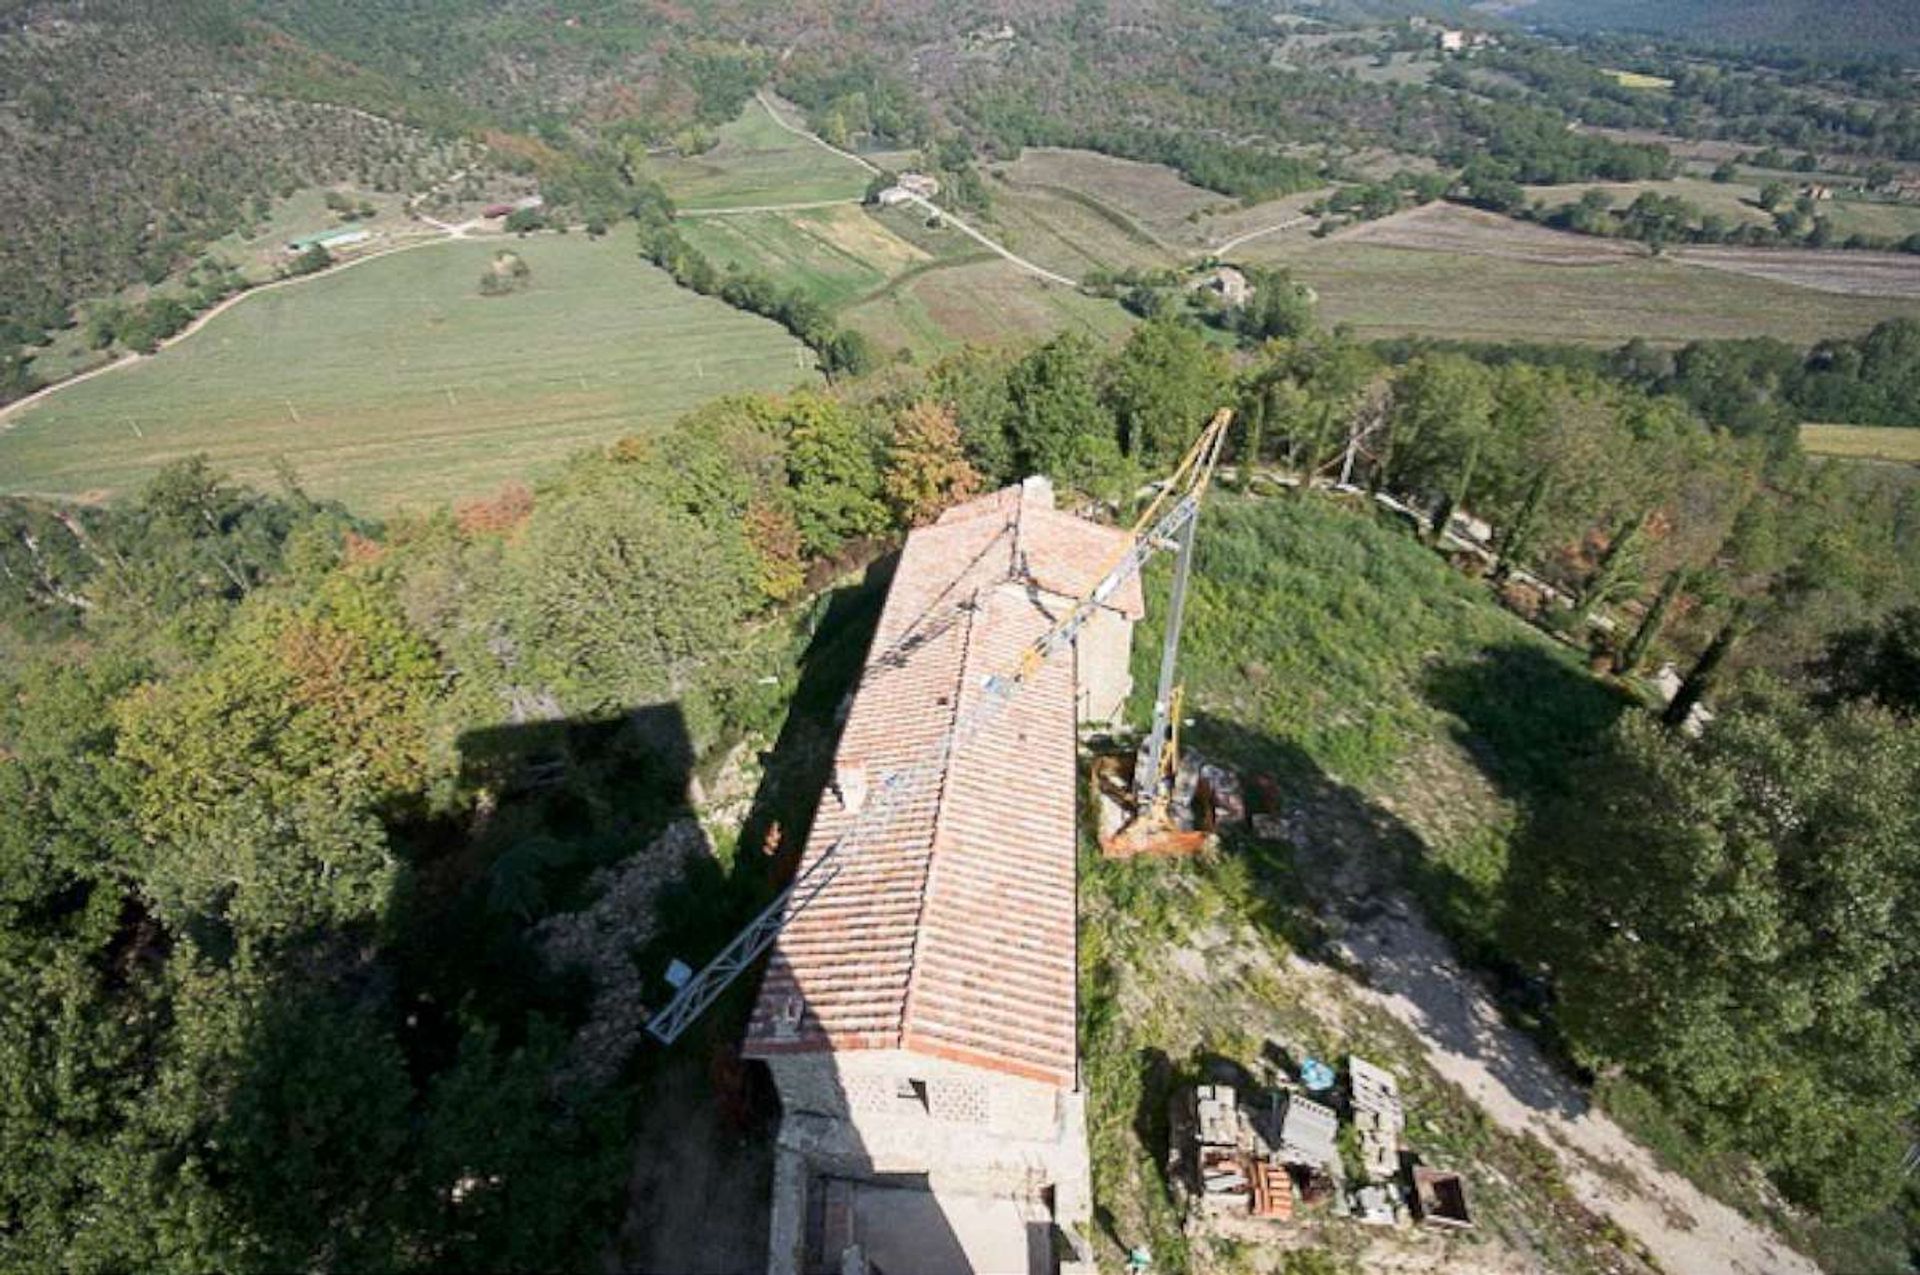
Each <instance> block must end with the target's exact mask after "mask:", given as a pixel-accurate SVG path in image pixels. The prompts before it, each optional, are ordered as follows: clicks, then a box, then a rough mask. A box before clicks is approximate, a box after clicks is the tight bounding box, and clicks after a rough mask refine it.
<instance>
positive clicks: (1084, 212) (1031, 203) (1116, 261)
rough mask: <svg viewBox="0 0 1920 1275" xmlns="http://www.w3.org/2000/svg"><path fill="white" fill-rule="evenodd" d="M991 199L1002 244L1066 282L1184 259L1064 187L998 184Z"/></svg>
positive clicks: (1106, 207)
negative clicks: (1065, 278) (1095, 273)
mask: <svg viewBox="0 0 1920 1275" xmlns="http://www.w3.org/2000/svg"><path fill="white" fill-rule="evenodd" d="M993 195H994V199H993V221H994V225H995V226H996V227H997V228H998V229H999V232H1000V239H1001V242H1003V243H1005V244H1006V245H1007V247H1008V248H1010V249H1012V250H1013V251H1014V252H1017V253H1019V254H1020V255H1021V256H1023V257H1026V258H1027V259H1028V260H1030V261H1033V262H1036V263H1037V264H1039V265H1042V266H1045V267H1046V268H1048V269H1049V270H1055V271H1058V272H1059V273H1061V274H1064V275H1067V276H1068V277H1070V278H1077V277H1078V276H1080V275H1083V274H1085V273H1087V272H1088V271H1089V270H1096V269H1099V270H1120V269H1125V268H1129V267H1133V268H1144V269H1154V268H1157V267H1162V266H1173V265H1177V264H1179V263H1180V261H1181V259H1182V256H1183V254H1182V253H1181V252H1179V251H1177V250H1175V249H1172V248H1170V247H1168V246H1167V245H1166V244H1165V243H1164V242H1163V241H1162V240H1161V239H1160V238H1159V237H1158V236H1156V235H1155V234H1154V233H1153V232H1152V231H1149V230H1148V229H1147V228H1146V227H1145V226H1143V225H1142V224H1141V223H1140V222H1138V221H1137V220H1135V219H1134V218H1132V217H1130V216H1128V215H1127V214H1125V213H1123V212H1121V211H1119V210H1118V209H1116V208H1114V207H1112V206H1111V205H1110V204H1108V203H1106V202H1104V201H1102V200H1101V199H1099V198H1098V197H1097V196H1094V195H1089V194H1083V193H1081V192H1079V191H1075V190H1071V189H1068V188H1066V187H1062V186H1026V185H1015V184H1012V183H1003V184H999V185H997V186H996V187H995V188H994V192H993Z"/></svg>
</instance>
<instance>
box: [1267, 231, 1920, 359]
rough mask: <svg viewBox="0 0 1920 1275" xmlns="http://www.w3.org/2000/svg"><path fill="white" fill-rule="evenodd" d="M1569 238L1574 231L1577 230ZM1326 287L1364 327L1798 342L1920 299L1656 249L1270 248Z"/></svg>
mask: <svg viewBox="0 0 1920 1275" xmlns="http://www.w3.org/2000/svg"><path fill="white" fill-rule="evenodd" d="M1569 238H1572V237H1571V236H1569ZM1267 260H1268V261H1269V262H1270V263H1271V264H1274V265H1284V266H1287V267H1290V268H1291V269H1292V270H1293V271H1294V273H1295V274H1296V275H1297V276H1298V277H1300V278H1301V279H1304V280H1305V281H1306V282H1308V283H1310V284H1312V285H1313V287H1314V288H1315V289H1316V290H1317V291H1318V292H1319V294H1320V318H1321V321H1322V322H1323V323H1326V324H1329V325H1331V324H1336V323H1347V324H1351V325H1352V326H1353V328H1354V330H1355V331H1356V332H1357V333H1359V335H1361V336H1363V337H1383V336H1425V337H1435V338H1458V339H1462V340H1479V341H1573V342H1581V343H1588V344H1605V345H1613V344H1618V343H1620V342H1623V341H1626V340H1629V339H1630V338H1632V337H1636V336H1637V337H1642V338H1644V339H1646V340H1648V341H1656V342H1665V343H1676V344H1678V343H1685V342H1687V341H1693V340H1704V339H1709V338H1717V337H1747V336H1774V337H1779V338H1780V339H1782V340H1785V341H1791V342H1795V343H1797V344H1810V343H1812V342H1814V341H1817V340H1819V339H1821V338H1823V337H1828V336H1835V335H1840V334H1843V333H1844V334H1850V333H1857V332H1864V331H1866V330H1867V329H1869V328H1871V327H1872V326H1873V325H1874V324H1876V323H1878V322H1880V321H1881V320H1883V319H1890V318H1895V317H1898V316H1901V315H1913V314H1914V313H1916V311H1920V306H1916V304H1915V303H1914V302H1913V301H1911V300H1903V299H1901V298H1897V297H1873V296H1846V295H1842V294H1839V293H1833V292H1820V291H1815V290H1813V289H1811V288H1801V287H1795V286H1792V285H1790V284H1784V283H1778V282H1774V281H1772V280H1767V279H1757V278H1752V277H1748V276H1743V275H1739V274H1734V273H1731V272H1728V271H1720V270H1708V269H1703V268H1699V267H1694V266H1688V265H1684V264H1681V263H1679V262H1676V261H1661V260H1654V259H1652V258H1648V257H1619V258H1616V259H1611V260H1600V259H1596V260H1593V261H1591V262H1586V263H1581V264H1556V263H1550V262H1543V261H1534V260H1524V259H1515V258H1507V257H1501V256H1498V255H1490V254H1480V253H1474V252H1454V251H1442V250H1433V249H1422V248H1412V247H1385V246H1378V245H1375V244H1372V243H1369V242H1367V241H1365V240H1354V241H1343V240H1341V239H1339V238H1333V239H1326V240H1318V241H1311V240H1310V241H1307V242H1305V243H1289V244H1287V245H1285V246H1284V247H1282V248H1280V249H1279V250H1277V251H1275V252H1273V253H1272V254H1271V255H1269V256H1268V257H1267Z"/></svg>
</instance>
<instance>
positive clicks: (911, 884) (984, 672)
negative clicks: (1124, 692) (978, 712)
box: [746, 486, 1140, 1087]
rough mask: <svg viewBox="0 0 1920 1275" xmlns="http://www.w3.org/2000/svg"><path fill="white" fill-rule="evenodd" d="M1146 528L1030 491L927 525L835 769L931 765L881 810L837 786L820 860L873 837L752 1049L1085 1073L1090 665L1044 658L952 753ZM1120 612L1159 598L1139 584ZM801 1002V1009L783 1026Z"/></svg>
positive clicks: (1040, 1075) (828, 896) (784, 962)
mask: <svg viewBox="0 0 1920 1275" xmlns="http://www.w3.org/2000/svg"><path fill="white" fill-rule="evenodd" d="M1127 543H1128V541H1127V536H1126V534H1125V533H1124V532H1121V531H1118V530H1115V529H1113V528H1110V527H1101V526H1098V525H1096V524H1093V523H1090V522H1086V521H1084V520H1082V519H1079V518H1075V517H1072V516H1071V515H1068V514H1063V513H1060V512H1059V511H1057V510H1055V509H1053V508H1052V507H1051V495H1050V493H1048V492H1047V491H1046V490H1045V489H1044V487H1032V486H1028V487H1010V488H1007V489H1005V490H1003V491H999V492H996V493H994V494H992V495H990V496H984V497H981V498H980V499H978V500H975V501H971V502H969V503H967V504H965V505H961V506H959V507H957V508H955V509H953V510H950V511H949V512H948V513H947V515H946V516H945V517H943V518H941V519H940V521H939V522H937V523H935V524H934V525H932V526H930V527H923V528H921V529H919V530H917V531H915V532H913V533H912V534H911V535H910V536H908V537H907V543H906V547H905V549H904V550H903V551H902V553H901V557H900V565H899V568H898V570H897V571H896V573H895V575H894V580H893V585H892V588H891V590H890V591H889V593H888V596H887V603H886V607H885V609H884V610H883V611H882V613H881V617H880V623H879V627H878V629H877V631H876V632H875V634H874V639H873V648H872V650H871V651H870V652H869V653H868V657H867V664H866V668H865V671H864V672H863V673H862V675H861V682H860V688H859V691H858V693H857V694H856V695H855V697H854V702H853V707H852V710H851V712H850V713H849V715H848V718H847V723H846V728H845V730H844V732H843V733H842V735H841V740H840V748H839V752H838V754H837V756H836V762H835V764H836V773H838V774H841V775H846V776H853V775H856V774H860V773H864V775H865V776H866V785H867V788H868V792H867V795H866V797H865V799H864V800H865V803H867V807H871V806H872V804H873V803H876V802H878V801H879V800H880V796H881V793H882V791H883V787H884V785H885V784H886V782H887V778H888V776H890V775H895V774H899V773H901V772H905V771H908V770H909V769H912V770H913V771H914V773H915V774H916V775H918V776H919V778H918V779H917V781H916V782H914V783H912V785H911V787H910V789H909V793H908V795H906V796H903V797H901V798H900V799H899V800H898V801H897V802H896V804H895V805H894V806H893V807H892V808H891V809H890V810H886V811H885V813H884V816H882V817H871V816H870V817H869V818H867V819H866V820H864V821H861V820H859V817H858V815H857V814H856V813H854V812H852V811H849V810H848V809H847V808H846V807H845V805H844V804H843V802H842V800H841V798H840V795H839V794H838V793H837V792H836V791H835V790H834V789H832V788H830V789H829V790H828V791H827V792H826V793H824V794H822V796H821V800H820V806H819V810H818V813H817V815H816V818H815V821H814V826H813V830H812V833H811V835H810V837H809V839H808V842H807V847H806V849H805V851H804V852H803V858H802V864H801V866H802V870H803V871H804V870H805V868H806V867H808V866H810V865H811V864H812V863H814V862H815V861H816V860H817V859H818V857H819V856H820V855H821V854H823V853H825V851H826V849H827V848H828V847H829V846H831V845H832V844H833V843H834V842H835V841H836V840H837V839H839V838H841V837H842V836H843V835H845V834H847V833H848V831H849V829H855V832H854V833H853V835H852V836H851V837H850V838H849V839H848V841H847V842H846V843H845V844H843V845H842V847H841V849H840V851H839V853H838V856H837V858H838V860H839V862H840V865H841V866H840V869H839V874H838V875H837V876H836V877H835V878H834V879H833V880H832V882H831V883H830V884H829V885H828V886H827V887H826V888H825V889H824V890H823V891H822V892H821V893H820V895H819V897H818V898H816V899H815V900H814V901H813V902H812V903H811V904H810V905H808V906H807V907H805V908H804V909H802V910H801V911H800V912H798V913H797V914H796V915H795V916H794V917H793V918H792V919H791V920H790V921H789V922H788V924H787V926H786V927H785V929H784V930H783V931H782V933H781V937H780V939H779V941H778V942H777V943H776V944H775V946H774V950H773V958H772V961H771V963H770V964H769V966H768V968H767V973H766V976H765V978H764V979H763V981H762V983H761V987H760V996H759V1000H758V1002H757V1003H756V1005H755V1007H754V1012H753V1018H752V1021H751V1022H750V1024H749V1026H748V1029H747V1044H746V1052H747V1054H748V1055H749V1056H755V1057H766V1056H769V1055H774V1054H780V1053H788V1052H802V1051H815V1050H826V1049H895V1048H900V1049H908V1050H913V1051H917V1052H921V1053H926V1054H932V1055H935V1056H939V1057H944V1058H951V1059H955V1060H958V1061H962V1062H968V1063H974V1064H977V1065H980V1066H984V1067H990V1068H994V1069H996V1070H1000V1071H1006V1072H1012V1073H1015V1074H1018V1075H1023V1076H1029V1077H1032V1078H1035V1079H1040V1080H1045V1081H1048V1082H1051V1083H1055V1084H1059V1085H1062V1086H1063V1087H1064V1086H1071V1085H1072V1084H1073V1083H1074V1064H1075V1057H1076V1052H1075V1024H1074V1019H1075V998H1074V978H1075V946H1074V945H1075V928H1074V909H1075V897H1074V895H1075V886H1076V882H1075V875H1074V872H1075V851H1076V846H1075V830H1074V820H1075V809H1076V806H1077V791H1076V778H1075V773H1076V772H1075V760H1074V716H1075V697H1074V690H1075V671H1074V669H1073V667H1072V665H1071V663H1070V662H1069V661H1068V660H1066V659H1064V658H1057V659H1055V660H1054V661H1052V662H1051V663H1050V664H1048V665H1047V666H1046V667H1044V668H1042V669H1041V670H1040V671H1039V672H1037V673H1036V674H1034V676H1033V678H1032V680H1031V681H1029V682H1028V684H1027V685H1026V686H1024V687H1023V688H1022V689H1021V690H1020V692H1019V693H1018V694H1017V695H1015V696H1014V698H1013V699H1012V701H1011V702H1010V703H1008V704H1007V706H1006V707H1005V708H1004V709H1002V710H1001V711H1000V713H999V714H998V715H997V716H996V717H994V718H993V719H992V721H991V722H990V723H989V724H988V725H986V726H985V727H984V728H983V729H981V730H980V731H979V732H978V733H977V734H974V735H973V736H972V737H971V738H970V739H968V740H966V741H965V742H964V743H962V744H961V745H960V746H959V747H958V748H957V749H956V750H955V751H954V752H953V753H952V754H951V755H950V756H948V757H946V758H945V759H944V764H943V759H941V758H940V756H939V752H938V749H939V747H940V741H941V740H942V739H943V738H945V737H946V735H947V734H948V732H949V731H950V730H951V729H952V727H953V724H954V722H955V720H956V718H957V717H958V716H959V715H961V714H965V713H966V712H968V710H970V709H971V708H972V706H973V705H974V704H975V703H977V702H978V700H979V698H980V696H981V695H982V694H983V691H982V683H983V682H984V680H985V679H986V677H987V676H989V675H990V674H992V673H996V672H1001V671H1004V670H1006V669H1008V668H1010V667H1011V666H1012V665H1013V664H1014V663H1015V661H1016V660H1017V659H1018V657H1019V655H1020V653H1021V652H1022V651H1023V650H1024V649H1025V648H1026V646H1027V644H1028V643H1030V642H1031V641H1033V639H1034V638H1036V637H1038V636H1039V635H1040V634H1041V633H1043V632H1045V631H1046V629H1047V627H1048V626H1049V625H1050V624H1051V623H1052V622H1053V620H1054V618H1055V617H1056V616H1057V615H1059V614H1060V613H1061V612H1062V611H1063V610H1064V608H1065V605H1066V602H1067V599H1068V598H1069V597H1072V596H1077V595H1079V594H1082V593H1084V592H1086V591H1087V590H1088V589H1090V588H1092V586H1093V585H1094V584H1095V583H1096V582H1097V581H1098V580H1099V579H1100V577H1101V576H1102V575H1104V574H1105V572H1106V570H1107V569H1108V568H1109V567H1110V566H1111V564H1112V562H1113V561H1114V559H1115V558H1117V557H1118V555H1119V554H1120V553H1121V552H1122V551H1124V549H1125V548H1126V545H1127ZM1115 609H1117V610H1120V611H1122V612H1123V613H1126V614H1128V615H1132V616H1137V615H1138V614H1139V613H1140V590H1139V586H1138V584H1137V583H1135V584H1133V585H1130V586H1129V588H1128V589H1127V590H1125V591H1123V592H1122V593H1121V594H1119V595H1118V596H1117V597H1116V599H1115ZM849 787H850V788H851V787H857V784H851V785H849ZM867 807H863V808H867ZM796 1010H797V1012H798V1013H799V1014H800V1019H799V1022H798V1025H797V1026H794V1027H788V1026H785V1025H783V1024H782V1017H783V1013H785V1014H791V1013H793V1012H795V1011H796Z"/></svg>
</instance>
